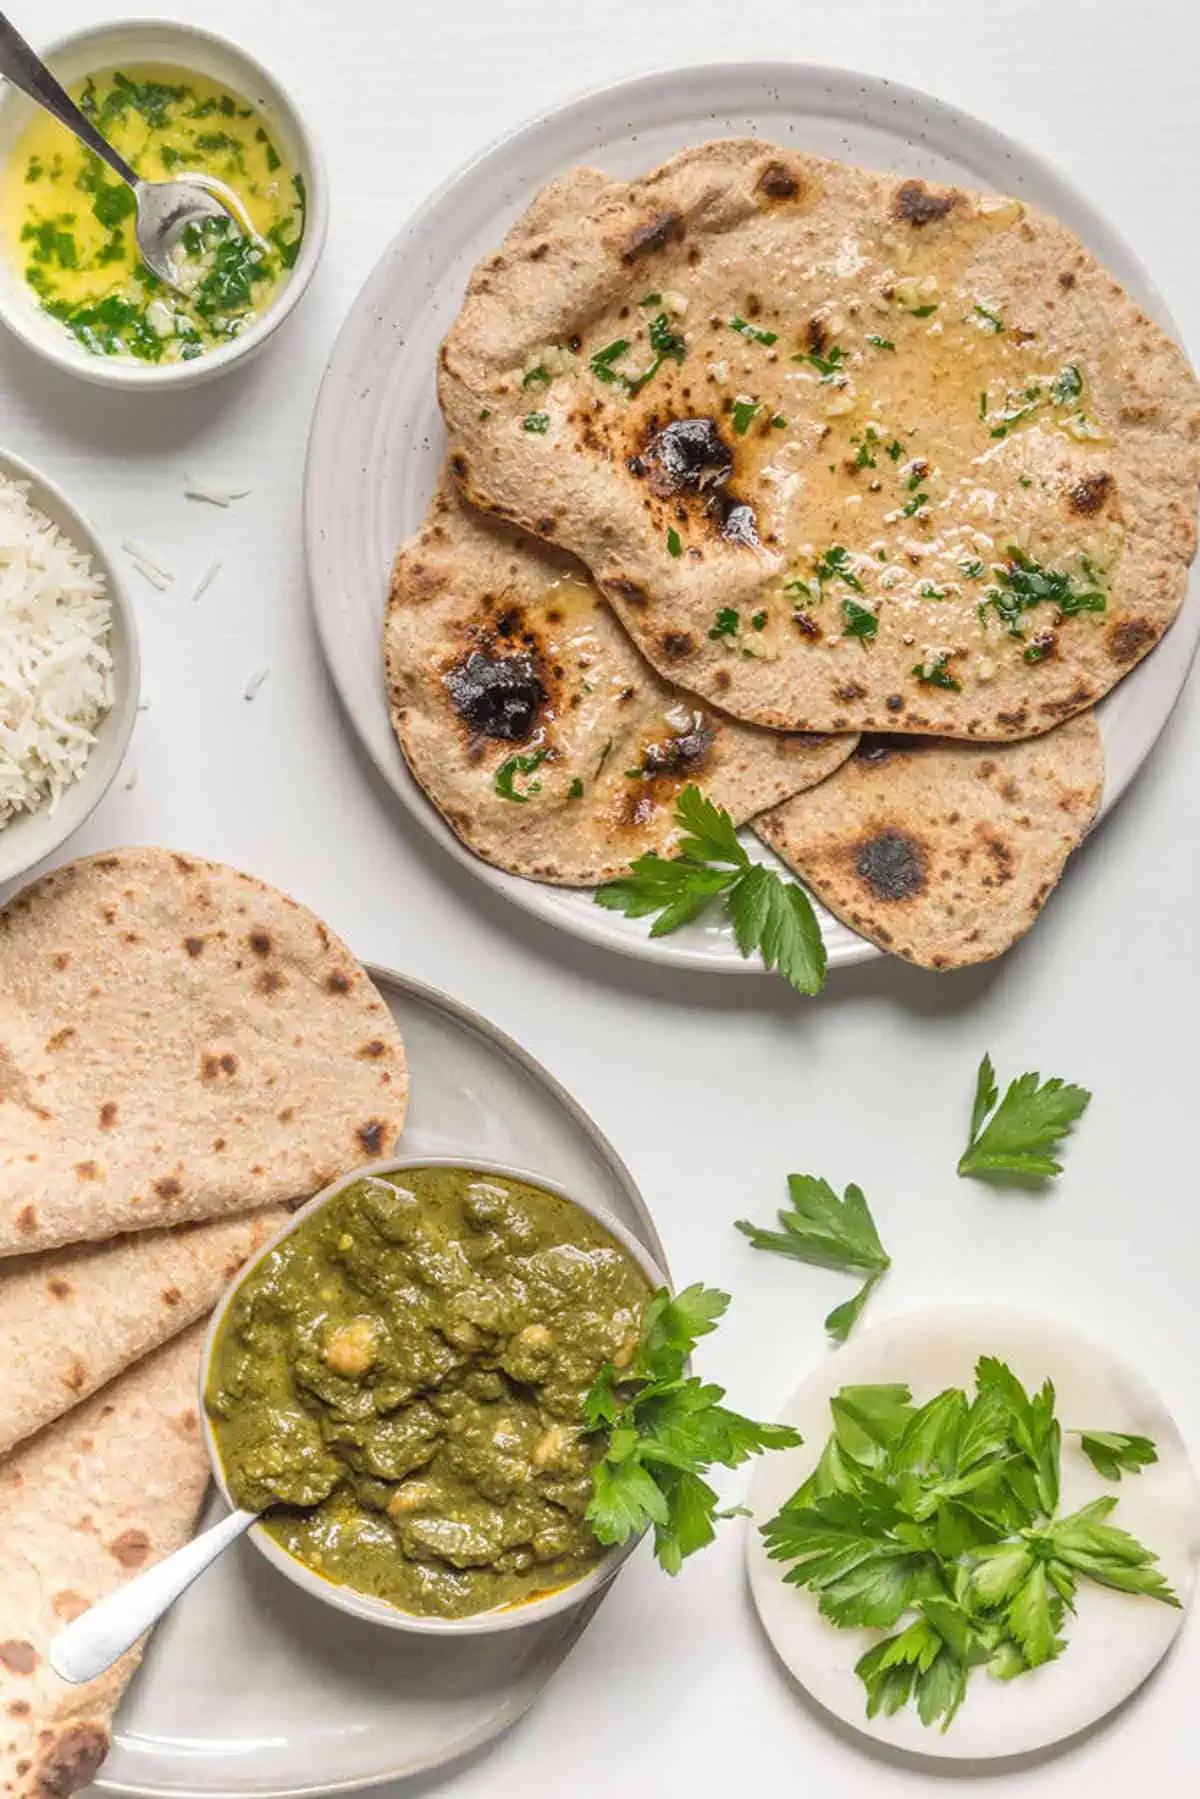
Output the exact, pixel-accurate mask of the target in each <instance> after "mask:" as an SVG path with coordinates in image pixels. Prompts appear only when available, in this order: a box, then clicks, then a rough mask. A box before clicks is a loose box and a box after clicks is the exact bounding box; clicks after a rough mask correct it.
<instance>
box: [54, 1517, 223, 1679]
mask: <svg viewBox="0 0 1200 1799" xmlns="http://www.w3.org/2000/svg"><path fill="white" fill-rule="evenodd" d="M257 1517H258V1513H257V1512H230V1514H229V1516H228V1517H227V1518H222V1519H221V1522H220V1523H219V1524H214V1525H213V1526H212V1528H211V1530H206V1531H205V1532H204V1533H203V1534H202V1535H201V1536H198V1537H193V1539H192V1541H191V1542H190V1543H185V1544H184V1546H183V1548H182V1549H177V1550H176V1551H175V1553H174V1555H168V1556H167V1557H166V1558H165V1559H164V1560H163V1561H161V1562H156V1563H155V1564H154V1566H153V1568H147V1569H146V1572H145V1573H144V1574H139V1575H138V1577H137V1579H136V1580H130V1581H126V1583H125V1585H124V1586H121V1587H117V1588H116V1589H115V1591H114V1592H112V1593H109V1594H107V1595H106V1596H105V1597H104V1598H103V1599H100V1600H97V1602H96V1604H95V1605H93V1606H90V1607H89V1608H88V1610H87V1611H86V1612H81V1613H80V1615H79V1617H78V1618H74V1619H72V1621H71V1623H70V1624H68V1625H67V1626H66V1628H65V1629H63V1630H60V1631H59V1633H58V1635H57V1636H55V1637H52V1638H51V1640H50V1647H49V1650H48V1651H47V1654H48V1656H49V1661H50V1666H51V1667H52V1668H53V1669H54V1672H55V1673H56V1674H57V1675H58V1677H59V1679H60V1680H68V1681H70V1683H71V1685H72V1686H80V1685H81V1684H82V1683H83V1682H84V1681H85V1680H95V1679H96V1677H97V1675H100V1674H103V1673H104V1671H105V1669H106V1668H111V1667H112V1665H113V1663H114V1662H115V1661H118V1660H119V1659H120V1658H121V1656H123V1655H124V1654H125V1651H126V1650H127V1649H132V1648H133V1645H134V1644H135V1643H136V1642H137V1640H138V1638H139V1637H143V1636H145V1634H146V1632H147V1631H148V1630H149V1629H150V1627H151V1626H152V1625H154V1624H157V1623H158V1620H159V1619H160V1618H161V1617H162V1615H163V1613H164V1612H165V1611H167V1609H168V1608H169V1607H170V1606H172V1605H174V1603H175V1601H176V1600H177V1599H178V1598H179V1597H180V1595H181V1594H183V1593H186V1592H187V1590H188V1588H189V1587H190V1586H191V1584H192V1582H193V1581H194V1580H195V1579H196V1578H197V1577H198V1576H199V1575H201V1574H203V1573H204V1570H205V1569H206V1568H207V1567H208V1566H209V1565H210V1563H212V1562H215V1561H216V1559H217V1557H218V1556H219V1555H220V1554H221V1553H222V1552H223V1551H224V1550H226V1549H228V1547H229V1545H230V1544H231V1543H236V1542H237V1539H238V1538H239V1537H240V1536H242V1535H243V1534H244V1533H245V1532H246V1531H248V1530H249V1528H250V1526H251V1525H252V1524H253V1523H254V1522H255V1520H256V1519H257Z"/></svg>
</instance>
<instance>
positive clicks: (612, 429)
mask: <svg viewBox="0 0 1200 1799" xmlns="http://www.w3.org/2000/svg"><path fill="white" fill-rule="evenodd" d="M589 181H590V183H591V187H590V190H589V191H590V193H591V199H590V201H589V202H588V203H587V204H585V205H581V206H578V207H576V208H573V209H568V210H566V211H565V212H563V211H560V212H558V213H556V214H554V216H553V217H552V220H551V223H550V224H549V226H547V224H546V222H545V218H544V209H543V207H542V205H541V204H540V203H535V207H534V209H533V212H532V214H531V216H530V217H528V218H526V219H524V220H519V221H518V222H517V224H516V225H514V227H513V228H512V230H511V231H510V233H509V235H508V237H507V238H506V239H505V241H504V244H503V245H502V247H501V249H500V250H499V252H497V254H495V255H494V256H492V257H490V258H488V259H487V260H485V261H484V262H483V263H481V264H480V265H479V267H478V268H477V269H476V271H475V273H474V275H473V277H472V279H471V282H470V286H469V288H468V292H467V297H466V301H465V304H464V306H463V309H462V312H461V314H460V316H459V318H458V320H457V321H456V323H455V324H454V326H453V327H452V329H451V331H450V333H449V336H448V338H447V340H446V343H445V346H444V348H443V352H442V366H441V374H440V385H439V391H440V397H441V402H442V406H443V410H444V412H445V415H446V419H447V423H448V425H449V428H450V432H451V455H450V463H451V468H452V469H453V471H454V474H455V477H456V479H457V480H458V481H459V482H460V483H461V485H462V487H463V490H464V492H465V493H466V494H467V495H468V497H469V498H470V499H471V500H472V501H473V502H474V503H475V504H478V505H482V506H486V507H488V508H490V509H491V510H493V511H495V512H497V513H499V514H500V515H501V516H503V517H505V518H508V519H511V520H514V521H516V522H518V523H520V524H522V525H524V526H525V527H527V528H528V529H531V530H533V531H535V532H536V533H537V534H538V535H539V536H541V537H543V538H544V539H546V540H547V541H552V542H554V543H556V544H558V545H560V546H562V547H563V548H565V549H567V550H569V551H571V552H572V553H573V554H575V555H577V556H579V557H581V558H582V560H583V561H584V562H585V563H587V565H588V566H589V568H590V569H591V571H592V574H593V576H594V577H595V578H596V579H597V581H598V582H599V583H600V585H601V587H602V589H603V591H604V592H605V594H606V595H607V596H608V597H609V599H610V600H611V602H612V604H613V606H614V607H615V608H616V610H617V613H618V614H619V616H620V618H621V619H622V621H623V623H624V624H625V626H626V628H627V629H628V630H629V632H630V634H631V635H632V636H633V638H634V640H635V642H636V643H637V644H638V647H639V648H640V649H641V650H642V652H643V654H644V655H645V656H646V657H647V658H648V659H649V660H650V661H651V662H652V663H653V664H654V666H655V667H656V668H657V669H658V670H659V671H660V673H662V674H663V675H665V676H666V677H668V678H669V679H671V680H672V681H676V682H678V683H680V684H681V685H683V686H685V687H686V688H688V689H689V690H690V691H692V692H694V693H696V694H698V695H700V696H701V697H702V698H704V699H706V700H708V701H709V702H711V703H713V704H716V705H719V706H721V707H722V708H724V709H725V710H726V711H728V712H730V713H732V714H734V715H735V716H737V717H739V718H743V719H746V720H749V721H751V722H754V723H758V724H761V725H766V726H771V727H774V728H777V729H785V730H815V731H851V730H870V731H889V732H902V733H909V732H911V733H917V734H943V735H949V736H955V737H959V738H964V739H970V738H978V739H997V740H1003V739H1008V738H1023V737H1028V736H1031V735H1035V734H1038V733H1040V732H1044V731H1047V730H1050V729H1051V728H1052V727H1053V726H1054V725H1056V724H1058V723H1060V722H1061V721H1062V720H1063V719H1064V718H1066V717H1069V716H1071V715H1072V714H1074V713H1076V712H1078V711H1081V710H1083V709H1085V708H1087V707H1089V706H1090V705H1092V704H1093V703H1094V702H1095V701H1096V700H1098V699H1099V698H1100V697H1101V696H1102V695H1103V694H1104V693H1105V692H1107V691H1108V689H1109V688H1111V687H1112V686H1113V685H1114V684H1115V683H1116V682H1117V681H1119V680H1120V679H1121V678H1122V676H1123V675H1125V674H1126V673H1127V672H1128V671H1129V669H1130V668H1132V667H1133V666H1134V665H1135V664H1136V663H1137V662H1138V661H1139V660H1140V659H1141V657H1143V656H1144V655H1145V654H1146V653H1147V652H1148V651H1149V650H1150V649H1151V648H1152V647H1153V645H1154V644H1155V643H1156V642H1157V641H1158V639H1159V638H1160V637H1161V635H1162V633H1163V632H1164V631H1165V630H1166V628H1167V627H1168V625H1169V624H1170V623H1171V621H1172V620H1173V619H1174V617H1175V615H1176V613H1177V612H1178V610H1179V606H1180V604H1181V602H1182V600H1183V597H1184V592H1185V586H1186V576H1187V566H1188V564H1189V562H1190V560H1191V558H1192V555H1193V553H1194V549H1195V541H1196V537H1195V508H1196V490H1197V481H1198V478H1200V389H1198V387H1197V383H1196V379H1195V377H1194V375H1193V373H1192V370H1191V368H1190V367H1189V365H1188V363H1187V360H1186V358H1185V357H1184V356H1183V354H1182V352H1181V351H1180V350H1179V349H1178V348H1177V347H1176V346H1175V345H1174V344H1173V343H1171V342H1170V340H1169V339H1168V338H1167V337H1166V336H1165V335H1164V334H1163V333H1162V331H1160V330H1159V329H1158V327H1157V326H1156V325H1154V324H1153V323H1152V322H1151V321H1150V320H1149V319H1148V318H1147V317H1146V316H1145V315H1144V314H1143V313H1142V312H1141V310H1140V309H1139V307H1138V306H1137V305H1136V303H1135V302H1134V301H1133V300H1132V299H1131V298H1130V296H1129V295H1128V294H1127V293H1125V292H1124V291H1123V290H1122V289H1121V288H1120V287H1119V286H1118V285H1117V283H1116V282H1115V281H1113V280H1112V279H1111V278H1110V276H1109V275H1108V274H1107V273H1106V271H1105V270H1104V269H1103V268H1102V267H1101V266H1100V265H1099V264H1098V263H1097V262H1096V260H1095V259H1094V258H1093V257H1092V256H1091V255H1090V254H1089V253H1088V252H1087V250H1086V249H1085V248H1084V247H1083V245H1082V244H1081V243H1080V242H1079V241H1078V239H1077V238H1075V237H1074V236H1073V234H1072V233H1071V232H1069V231H1068V230H1067V229H1066V228H1065V227H1064V226H1063V225H1061V224H1059V223H1058V222H1057V221H1056V220H1054V219H1052V218H1050V217H1049V216H1048V215H1046V214H1045V213H1042V212H1039V211H1038V210H1037V209H1036V208H1034V207H1031V206H1026V205H1024V204H1022V203H1021V202H1018V201H1016V200H994V199H987V198H983V197H980V196H978V195H975V194H971V193H966V192H963V191H960V190H958V189H955V188H945V187H938V186H935V185H933V184H932V183H927V182H924V181H920V180H915V179H911V178H910V179H905V178H901V177H897V176H891V175H882V174H875V173H872V172H871V171H869V170H865V169H860V168H856V167H852V166H850V165H847V164H844V163H838V162H832V161H829V160H826V159H824V158H820V157H815V156H808V155H805V154H803V153H801V152H798V151H796V150H794V149H790V148H781V147H777V146H773V145H771V144H767V143H763V142H760V141H758V140H755V139H739V140H732V141H725V142H718V143H711V144H706V145H702V146H700V147H699V148H696V149H692V150H686V151H684V152H683V153H682V154H681V155H679V156H676V157H675V158H674V159H673V160H672V161H670V162H668V163H666V164H665V165H664V166H663V167H661V168H659V169H657V170H655V171H654V172H652V173H651V174H649V175H647V176H645V177H643V178H642V179H640V180H637V181H634V182H632V183H628V184H626V183H623V182H617V181H613V182H610V183H609V185H608V186H607V187H605V188H598V187H597V186H596V177H595V173H594V171H593V172H589ZM759 614H765V615H766V616H765V625H764V628H763V629H762V630H761V631H760V632H757V633H753V634H752V633H751V630H750V621H751V620H753V619H754V618H756V617H757V616H758V615H759ZM723 619H724V620H725V621H726V622H727V623H728V622H729V621H730V620H732V623H730V624H729V628H727V629H722V628H721V624H722V620H723ZM747 646H750V647H752V648H753V651H754V654H753V655H752V656H749V657H747V656H745V655H743V653H742V652H743V649H744V648H746V647H747Z"/></svg>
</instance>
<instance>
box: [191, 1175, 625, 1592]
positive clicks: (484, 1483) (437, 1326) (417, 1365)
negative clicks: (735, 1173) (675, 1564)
mask: <svg viewBox="0 0 1200 1799" xmlns="http://www.w3.org/2000/svg"><path fill="white" fill-rule="evenodd" d="M650 1297H651V1289H650V1286H649V1283H648V1281H647V1280H646V1277H645V1276H644V1274H643V1273H642V1271H641V1269H640V1268H639V1266H638V1264H637V1262H636V1261H635V1260H634V1258H633V1257H632V1256H631V1255H630V1254H629V1252H628V1251H627V1250H626V1249H625V1248H624V1247H623V1246H622V1245H621V1244H620V1243H618V1242H617V1241H616V1240H615V1239H614V1238H613V1237H612V1236H611V1235H610V1234H609V1232H608V1231H607V1230H606V1229H605V1228H604V1226H603V1225H601V1224H600V1223H599V1222H598V1221H597V1220H595V1219H593V1218H592V1217H591V1216H590V1215H589V1214H588V1213H586V1212H584V1211H582V1210H581V1209H580V1208H579V1207H577V1206H574V1205H572V1204H571V1203H570V1202H569V1201H567V1200H564V1199H561V1198H559V1197H558V1196H557V1195H555V1194H552V1193H548V1192H546V1191H544V1190H543V1189H540V1188H536V1187H532V1186H528V1185H525V1184H524V1183H522V1182H520V1181H515V1180H510V1179H499V1178H493V1177H490V1176H488V1177H485V1176H482V1175H475V1174H472V1173H471V1172H469V1171H465V1170H463V1169H461V1168H445V1167H428V1168H415V1169H406V1170H404V1171H403V1172H402V1173H399V1174H394V1175H392V1176H389V1177H387V1178H383V1177H377V1176H367V1177H365V1178H364V1179H362V1180H359V1181H356V1182H355V1183H354V1184H353V1185H352V1186H350V1187H348V1188H346V1189H345V1191H344V1192H342V1193H340V1194H338V1195H336V1196H335V1197H334V1198H333V1199H332V1200H331V1201H329V1202H328V1204H326V1205H325V1206H323V1207H321V1208H320V1209H319V1210H318V1211H317V1212H316V1213H315V1215H314V1216H313V1217H312V1218H311V1219H309V1220H307V1221H306V1222H305V1223H303V1224H301V1225H300V1226H299V1227H298V1228H297V1229H296V1230H295V1231H293V1232H292V1233H291V1234H290V1235H289V1236H288V1237H286V1238H285V1239H284V1240H283V1241H282V1242H281V1243H280V1244H279V1245H278V1246H277V1247H276V1248H275V1249H274V1250H273V1251H272V1252H271V1253H270V1254H269V1255H267V1256H266V1257H264V1258H263V1260H262V1261H261V1262H259V1263H258V1264H257V1266H256V1267H255V1268H254V1269H252V1271H251V1273H250V1274H249V1275H248V1277H247V1278H246V1280H245V1281H244V1282H243V1284H242V1286H241V1288H240V1289H239V1291H238V1293H237V1295H236V1296H235V1298H234V1300H233V1302H232V1304H231V1305H230V1308H229V1311H228V1313H227V1315H226V1318H225V1320H224V1321H223V1323H222V1326H221V1328H220V1331H219V1333H218V1335H217V1339H216V1343H215V1345H214V1351H213V1357H212V1365H211V1372H210V1377H209V1384H208V1392H207V1400H206V1402H207V1406H208V1410H209V1414H210V1416H211V1418H212V1421H213V1428H214V1433H215V1437H216V1442H217V1448H218V1453H219V1455H220V1458H221V1462H222V1465H223V1467H224V1469H225V1472H226V1475H227V1478H228V1480H229V1484H230V1486H231V1488H232V1490H233V1493H234V1495H235V1497H236V1499H237V1501H238V1503H239V1504H241V1505H244V1506H246V1507H248V1508H250V1509H253V1510H262V1509H265V1508H270V1510H269V1515H268V1516H267V1517H266V1519H265V1520H264V1524H265V1528H266V1529H267V1530H268V1531H269V1533H270V1534H271V1536H272V1537H273V1538H274V1539H275V1541H276V1542H277V1543H279V1544H280V1546H281V1547H282V1548H284V1549H285V1550H287V1551H288V1553H289V1554H291V1555H293V1556H295V1557H296V1558H297V1559H298V1560H299V1561H301V1562H303V1563H305V1564H306V1565H307V1566H308V1567H310V1568H312V1569H313V1570H315V1571H316V1572H317V1573H318V1574H321V1575H323V1576H325V1577H326V1578H327V1579H329V1580H332V1581H335V1582H338V1583H341V1584H344V1585H347V1586H351V1587H354V1588H356V1589H358V1590H359V1591H361V1592H364V1593H368V1594H372V1595H374V1596H376V1597H378V1598H380V1599H383V1600H386V1601H388V1602H390V1603H391V1604H393V1605H395V1606H397V1607H399V1608H400V1609H401V1610H403V1611H406V1612H411V1613H415V1614H418V1615H422V1616H436V1617H444V1618H462V1617H467V1616H469V1615H471V1614H473V1613H476V1612H481V1611H488V1610H492V1609H494V1608H496V1607H502V1606H509V1605H517V1604H520V1603H521V1602H523V1601H527V1600H530V1599H532V1598H535V1597H536V1596H538V1595H541V1594H544V1593H547V1592H550V1591H553V1590H555V1589H556V1588H559V1587H562V1586H565V1585H567V1584H569V1583H571V1582H573V1581H575V1580H578V1579H579V1578H580V1577H581V1576H583V1575H585V1574H586V1573H587V1572H588V1571H589V1570H590V1569H591V1568H593V1567H594V1566H595V1565H596V1563H597V1562H598V1561H599V1560H600V1559H601V1557H602V1556H603V1554H604V1548H603V1545H602V1544H601V1542H600V1541H599V1539H598V1537H597V1535H596V1534H595V1532H594V1530H593V1528H592V1526H591V1524H590V1523H589V1521H588V1518H587V1512H588V1507H589V1502H590V1500H591V1495H592V1466H593V1463H594V1462H595V1461H596V1460H597V1459H598V1457H599V1456H600V1454H601V1453H602V1450H603V1445H602V1443H601V1442H599V1441H598V1440H596V1439H595V1438H592V1439H590V1440H589V1439H588V1438H587V1437H585V1435H584V1413H583V1406H584V1399H585V1396H586V1395H587V1394H588V1392H589V1390H590V1389H591V1388H592V1386H593V1384H594V1383H595V1382H596V1381H597V1379H598V1377H599V1376H600V1375H601V1373H602V1371H603V1370H604V1369H605V1368H606V1367H608V1368H610V1369H611V1370H615V1371H616V1375H617V1378H618V1379H619V1378H620V1371H621V1370H622V1369H623V1368H627V1367H628V1366H629V1364H630V1363H631V1362H632V1360H633V1357H634V1354H635V1351H636V1349H637V1345H638V1341H639V1329H640V1324H641V1320H642V1316H643V1312H644V1310H645V1308H646V1306H647V1303H648V1302H649V1300H650Z"/></svg>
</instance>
